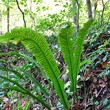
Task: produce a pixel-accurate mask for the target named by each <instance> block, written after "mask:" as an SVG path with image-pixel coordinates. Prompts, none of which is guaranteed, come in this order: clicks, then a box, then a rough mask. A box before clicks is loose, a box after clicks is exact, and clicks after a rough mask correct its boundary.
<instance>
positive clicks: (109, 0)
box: [101, 0, 110, 25]
mask: <svg viewBox="0 0 110 110" xmlns="http://www.w3.org/2000/svg"><path fill="white" fill-rule="evenodd" d="M108 2H110V0H108V1H107V2H106V3H105V4H104V1H103V0H102V5H103V9H102V15H101V25H102V22H103V15H104V10H105V5H106V4H107V3H108Z"/></svg>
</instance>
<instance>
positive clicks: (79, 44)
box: [73, 20, 93, 92]
mask: <svg viewBox="0 0 110 110" xmlns="http://www.w3.org/2000/svg"><path fill="white" fill-rule="evenodd" d="M92 22H93V20H89V21H88V22H87V23H85V24H84V26H83V28H82V29H80V30H79V32H78V38H77V40H76V48H75V50H74V62H73V63H74V68H73V71H74V75H73V76H74V77H75V78H74V79H75V80H74V90H75V92H76V81H77V75H78V72H79V69H80V58H81V53H82V49H83V43H84V40H85V38H86V35H87V34H88V31H89V28H90V26H91V24H92Z"/></svg>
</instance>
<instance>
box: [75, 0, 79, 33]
mask: <svg viewBox="0 0 110 110" xmlns="http://www.w3.org/2000/svg"><path fill="white" fill-rule="evenodd" d="M76 4H77V33H78V30H79V3H78V0H76Z"/></svg>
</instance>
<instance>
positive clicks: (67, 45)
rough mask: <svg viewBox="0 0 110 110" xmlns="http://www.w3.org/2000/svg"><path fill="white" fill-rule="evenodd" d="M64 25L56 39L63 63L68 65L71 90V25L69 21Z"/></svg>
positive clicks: (72, 78)
mask: <svg viewBox="0 0 110 110" xmlns="http://www.w3.org/2000/svg"><path fill="white" fill-rule="evenodd" d="M65 25H66V26H65V27H64V28H62V29H61V30H60V32H59V36H58V41H59V46H60V48H61V52H62V54H63V57H64V60H65V63H66V64H67V66H68V69H69V78H70V80H71V89H72V90H73V80H74V77H73V75H74V74H73V67H74V65H73V60H74V59H73V44H74V43H73V40H72V34H73V27H72V23H71V22H66V23H65Z"/></svg>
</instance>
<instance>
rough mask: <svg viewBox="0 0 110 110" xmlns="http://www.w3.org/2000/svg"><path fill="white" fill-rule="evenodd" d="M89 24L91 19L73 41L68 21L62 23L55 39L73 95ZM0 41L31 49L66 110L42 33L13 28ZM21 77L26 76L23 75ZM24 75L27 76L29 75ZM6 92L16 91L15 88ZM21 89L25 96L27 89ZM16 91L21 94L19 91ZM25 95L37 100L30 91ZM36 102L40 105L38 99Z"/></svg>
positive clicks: (62, 90)
mask: <svg viewBox="0 0 110 110" xmlns="http://www.w3.org/2000/svg"><path fill="white" fill-rule="evenodd" d="M92 22H93V20H90V21H88V22H87V23H86V24H85V25H84V27H83V28H82V29H81V30H79V33H78V36H77V38H76V40H74V39H73V38H72V34H73V27H72V24H71V23H70V22H66V23H65V24H66V25H65V27H63V28H62V29H61V30H60V32H59V36H58V40H59V45H60V47H61V51H62V53H63V56H64V60H65V63H66V64H67V66H68V69H69V78H70V81H71V90H72V91H73V92H75V93H76V81H77V80H76V79H77V75H78V71H79V68H80V57H81V53H82V48H83V46H82V45H83V42H84V39H85V37H86V35H87V33H88V30H89V27H90V25H91V24H92ZM0 41H1V42H2V43H7V42H13V43H15V44H16V43H18V42H21V43H22V44H23V45H24V46H25V47H26V48H27V49H28V50H30V51H31V52H32V54H33V55H34V56H35V57H36V60H37V61H38V63H39V64H40V66H41V67H42V68H43V70H44V71H45V73H46V74H47V76H48V77H49V78H50V80H51V81H52V82H53V85H54V87H55V90H56V93H57V94H58V96H59V98H60V101H61V102H62V104H63V106H64V109H68V107H69V105H70V104H69V101H68V100H67V96H66V93H65V91H64V82H63V80H61V79H60V78H59V75H60V70H59V69H58V66H57V64H56V60H55V58H54V56H53V54H52V52H51V51H50V48H49V45H48V43H47V42H46V40H45V37H44V36H43V35H42V34H40V33H38V32H36V31H34V30H31V29H29V28H15V29H13V30H11V32H10V33H6V34H4V35H3V36H0ZM24 75H26V73H25V74H24ZM27 76H28V77H30V75H27ZM0 77H1V78H3V79H6V80H8V81H10V82H12V83H14V84H15V85H17V86H19V84H18V83H16V82H13V81H12V80H11V79H9V78H6V77H3V76H0ZM32 79H33V78H31V80H32ZM33 81H34V79H33ZM20 87H21V86H20ZM9 89H14V90H16V88H15V87H12V88H9ZM21 89H22V90H21V92H23V93H28V90H27V89H25V88H23V87H21ZM17 91H19V92H20V90H17ZM28 95H30V96H32V97H33V98H35V99H38V98H37V97H35V95H32V93H30V92H29V93H28ZM38 101H39V102H40V100H39V99H38ZM41 103H42V104H43V103H44V102H43V101H42V100H41ZM44 105H45V107H47V108H48V109H50V107H49V106H48V105H47V104H45V103H44Z"/></svg>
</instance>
